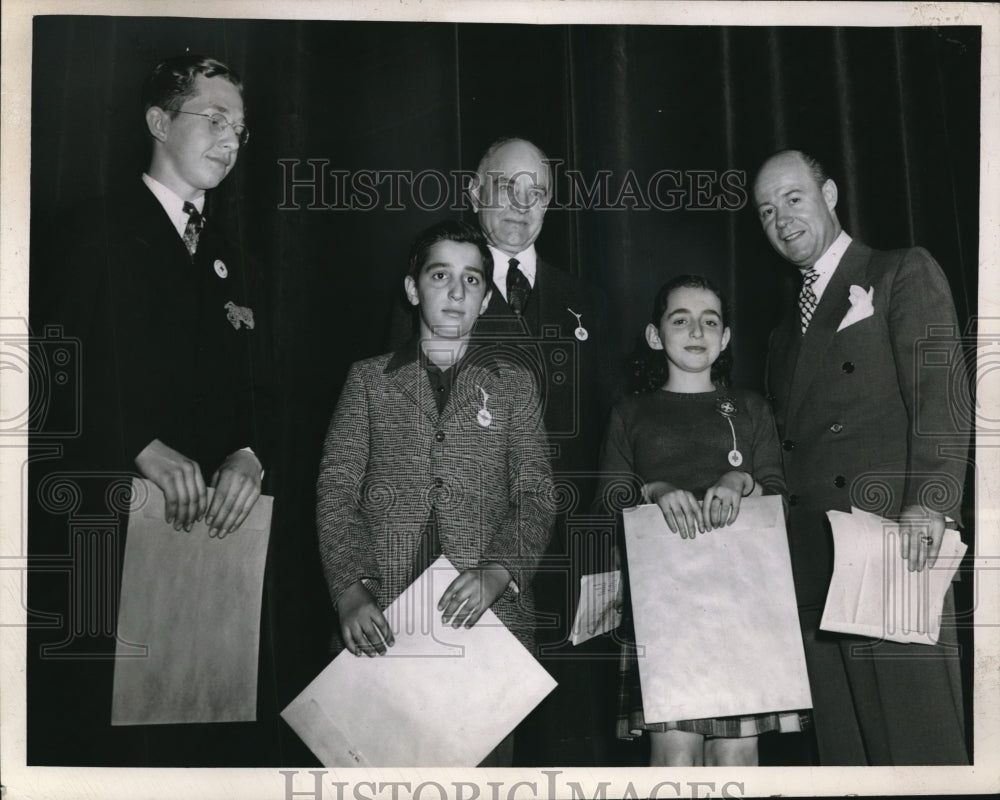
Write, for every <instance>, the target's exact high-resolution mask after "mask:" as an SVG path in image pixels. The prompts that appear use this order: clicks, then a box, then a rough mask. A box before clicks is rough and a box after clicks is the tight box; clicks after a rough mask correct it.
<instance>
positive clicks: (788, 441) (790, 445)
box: [781, 439, 795, 450]
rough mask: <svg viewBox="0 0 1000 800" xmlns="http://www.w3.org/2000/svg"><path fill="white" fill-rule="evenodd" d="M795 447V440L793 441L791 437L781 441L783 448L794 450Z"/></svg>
mask: <svg viewBox="0 0 1000 800" xmlns="http://www.w3.org/2000/svg"><path fill="white" fill-rule="evenodd" d="M794 448H795V442H793V441H792V440H791V439H785V441H783V442H782V443H781V449H782V450H793V449H794Z"/></svg>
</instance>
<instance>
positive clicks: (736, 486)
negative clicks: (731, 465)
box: [701, 470, 756, 531]
mask: <svg viewBox="0 0 1000 800" xmlns="http://www.w3.org/2000/svg"><path fill="white" fill-rule="evenodd" d="M752 482H753V478H752V477H751V476H750V475H749V474H748V473H746V472H742V471H741V470H732V471H730V472H727V473H726V474H725V475H723V476H722V477H721V478H719V481H718V483H716V484H715V485H714V486H712V487H710V488H709V489H708V491H707V492H705V499H704V500H702V507H701V513H702V521H703V522H704V524H705V530H707V531H710V530H712V529H713V528H723V527H725V526H726V525H731V524H732V523H733V522H735V521H736V517H737V516H739V513H740V503H741V502H742V501H743V493H744V492H746V490H747V489H748V488H749V489H750V490H751V491H753V490H754V489H755V488H756V487H755V485H754V483H752ZM748 484H750V485H749V486H748Z"/></svg>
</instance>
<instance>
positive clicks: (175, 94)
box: [142, 54, 243, 112]
mask: <svg viewBox="0 0 1000 800" xmlns="http://www.w3.org/2000/svg"><path fill="white" fill-rule="evenodd" d="M199 75H204V76H205V77H206V78H216V77H219V78H225V79H226V80H227V81H229V82H230V83H231V84H232V85H233V86H235V87H236V89H237V90H238V91H239V93H240V94H241V95H242V94H243V82H242V81H241V80H240V76H239V75H237V74H236V72H234V71H233V70H231V69H230V68H229V67H227V66H226V65H225V64H223V63H222V62H221V61H217V60H216V59H214V58H209V57H208V56H199V55H194V54H185V55H183V56H176V57H174V58H168V59H167V60H166V61H163V62H161V63H160V64H157V65H156V67H154V68H153V71H152V72H150V73H149V75H147V76H146V80H144V81H143V83H142V110H143V112H146V111H148V110H149V109H150V108H152V107H153V106H156V107H157V108H162V109H163V110H164V111H179V110H180V107H181V106H182V105H184V103H185V101H186V100H187V99H188V98H189V97H191V95H193V94H194V82H195V79H196V78H197V77H198V76H199Z"/></svg>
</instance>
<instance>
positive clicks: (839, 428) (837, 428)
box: [830, 422, 844, 433]
mask: <svg viewBox="0 0 1000 800" xmlns="http://www.w3.org/2000/svg"><path fill="white" fill-rule="evenodd" d="M830 430H831V431H833V432H834V433H840V432H841V431H842V430H844V426H843V425H841V424H840V423H839V422H834V423H833V425H831V426H830Z"/></svg>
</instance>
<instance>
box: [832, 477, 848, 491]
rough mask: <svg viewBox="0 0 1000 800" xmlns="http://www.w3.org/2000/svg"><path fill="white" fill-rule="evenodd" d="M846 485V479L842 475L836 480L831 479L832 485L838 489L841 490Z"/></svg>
mask: <svg viewBox="0 0 1000 800" xmlns="http://www.w3.org/2000/svg"><path fill="white" fill-rule="evenodd" d="M846 483H847V478H845V477H844V476H843V475H838V476H837V477H836V478H834V479H833V485H834V486H836V487H837V488H838V489H843V488H844V484H846Z"/></svg>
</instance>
